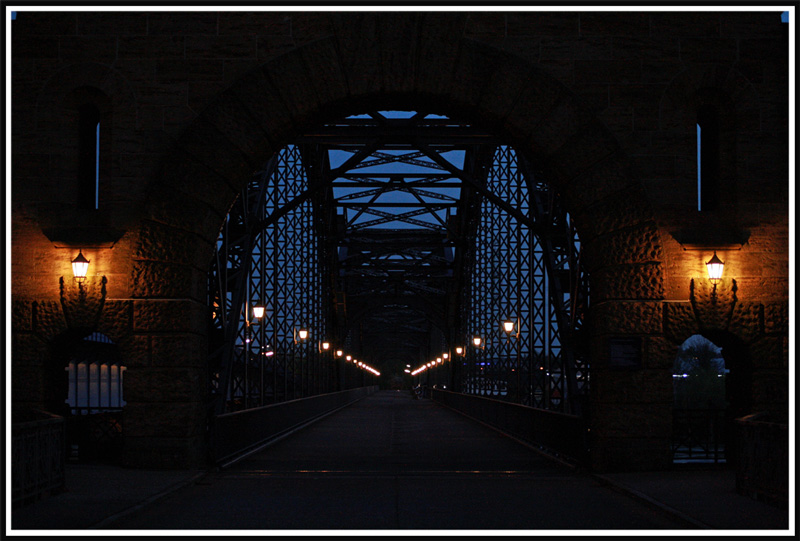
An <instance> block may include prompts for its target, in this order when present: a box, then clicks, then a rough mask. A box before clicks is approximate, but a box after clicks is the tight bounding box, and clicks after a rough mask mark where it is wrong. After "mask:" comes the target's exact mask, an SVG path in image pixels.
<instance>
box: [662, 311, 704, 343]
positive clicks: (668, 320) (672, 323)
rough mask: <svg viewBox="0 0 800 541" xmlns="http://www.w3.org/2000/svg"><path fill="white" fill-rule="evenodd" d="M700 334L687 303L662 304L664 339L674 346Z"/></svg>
mask: <svg viewBox="0 0 800 541" xmlns="http://www.w3.org/2000/svg"><path fill="white" fill-rule="evenodd" d="M698 332H700V328H699V326H698V324H697V319H696V317H695V313H694V308H692V305H691V303H689V302H665V303H664V337H665V338H667V339H668V340H670V341H671V342H672V343H674V344H682V343H683V342H684V341H685V340H686V339H687V338H689V337H690V336H692V335H694V334H697V333H698Z"/></svg>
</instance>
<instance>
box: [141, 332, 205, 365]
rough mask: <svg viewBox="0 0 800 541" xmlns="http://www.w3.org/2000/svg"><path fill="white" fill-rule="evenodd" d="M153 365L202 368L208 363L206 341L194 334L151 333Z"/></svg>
mask: <svg viewBox="0 0 800 541" xmlns="http://www.w3.org/2000/svg"><path fill="white" fill-rule="evenodd" d="M151 343H152V362H153V366H170V367H178V366H186V367H197V368H204V367H205V366H206V365H207V363H208V343H207V340H206V339H205V337H203V336H198V335H196V334H172V335H153V336H152V337H151Z"/></svg>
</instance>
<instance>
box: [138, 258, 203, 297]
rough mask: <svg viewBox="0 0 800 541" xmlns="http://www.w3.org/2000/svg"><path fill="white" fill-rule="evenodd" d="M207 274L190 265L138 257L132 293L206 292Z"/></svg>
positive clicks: (186, 294)
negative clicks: (145, 259)
mask: <svg viewBox="0 0 800 541" xmlns="http://www.w3.org/2000/svg"><path fill="white" fill-rule="evenodd" d="M206 279H207V275H206V273H203V272H201V271H199V270H197V269H196V268H194V267H190V266H187V265H178V264H169V263H161V262H156V261H135V262H134V264H133V271H132V274H131V296H133V297H138V298H152V297H155V298H190V299H197V300H200V299H203V298H204V297H205V296H206V294H207V293H206V291H205V290H206V286H207V285H208V284H207V283H206Z"/></svg>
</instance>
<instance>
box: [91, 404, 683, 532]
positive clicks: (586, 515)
mask: <svg viewBox="0 0 800 541" xmlns="http://www.w3.org/2000/svg"><path fill="white" fill-rule="evenodd" d="M687 527H690V526H689V525H687V523H685V522H681V521H679V520H676V518H675V517H670V516H669V515H667V514H666V513H663V512H662V511H660V510H658V509H657V508H655V507H652V506H648V505H646V504H644V503H642V502H641V501H638V500H636V499H634V498H631V497H629V496H627V495H625V494H623V493H620V492H618V491H615V490H613V489H612V488H610V487H608V486H604V485H603V484H602V483H601V482H599V481H598V480H597V479H596V478H594V477H592V476H589V475H584V474H580V473H576V472H574V471H573V470H571V469H570V468H568V467H566V466H562V465H561V464H559V463H557V462H553V461H552V460H550V459H547V458H545V457H543V456H542V455H540V454H539V453H537V452H535V451H534V450H532V449H529V448H528V447H526V446H524V445H521V444H520V443H517V442H515V441H514V440H511V439H509V438H506V437H504V436H502V435H500V434H498V433H496V432H495V431H493V430H491V429H489V428H487V427H485V426H483V425H480V424H478V423H476V422H474V421H472V420H470V419H468V418H465V417H463V416H462V415H460V414H458V413H456V412H453V411H451V410H449V409H447V408H444V407H442V406H440V405H438V404H436V403H434V402H432V401H431V400H415V399H414V398H413V397H412V396H410V394H409V393H408V392H399V391H381V392H378V393H376V394H374V395H372V396H370V397H368V398H365V399H363V400H361V401H359V402H357V403H355V404H353V405H351V406H349V407H347V408H345V409H343V410H340V411H338V412H336V413H334V414H332V415H330V416H328V417H326V418H324V419H322V420H320V421H318V422H316V423H314V424H312V425H310V426H309V427H307V428H305V429H303V430H301V431H298V432H296V433H294V434H292V435H291V436H289V437H287V438H285V439H283V440H281V441H279V442H277V443H275V444H273V445H271V446H268V447H266V448H264V449H263V450H261V451H259V452H257V453H254V454H252V455H250V456H248V457H246V458H244V459H243V460H241V461H239V462H237V463H235V464H233V465H231V466H230V467H228V468H225V469H223V470H221V471H218V472H213V473H209V474H207V475H206V476H204V477H203V478H201V479H199V480H198V481H196V482H194V483H192V484H189V485H187V486H185V487H183V488H182V489H180V490H177V491H175V492H173V493H171V494H170V495H168V496H166V497H164V498H161V499H159V500H158V501H157V502H156V503H155V504H153V505H150V506H146V507H144V508H143V509H140V510H139V511H137V512H134V513H131V514H127V515H126V516H123V517H121V518H119V519H117V520H115V521H113V522H112V523H111V524H105V525H104V528H107V529H126V530H138V529H151V528H153V529H159V530H168V529H176V528H177V529H182V530H183V529H201V530H218V529H246V530H320V529H321V530H340V529H346V530H408V529H411V530H441V529H446V530H507V529H511V530H541V529H562V530H563V529H578V530H582V529H586V530H596V529H680V528H687Z"/></svg>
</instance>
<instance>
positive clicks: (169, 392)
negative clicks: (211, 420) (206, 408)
mask: <svg viewBox="0 0 800 541" xmlns="http://www.w3.org/2000/svg"><path fill="white" fill-rule="evenodd" d="M207 383H208V382H207V375H206V372H205V371H204V370H200V369H196V368H156V367H153V366H150V367H148V368H146V369H143V368H136V367H129V368H128V370H126V371H125V400H126V401H128V402H131V403H137V404H141V403H152V402H156V403H158V402H167V403H169V404H171V405H172V406H170V408H169V409H172V407H174V406H178V405H180V404H181V403H183V402H196V401H201V400H203V399H204V398H205V394H206V391H207V389H206V388H207ZM162 407H163V406H162ZM162 417H167V418H169V417H170V415H169V414H162Z"/></svg>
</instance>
